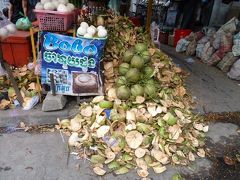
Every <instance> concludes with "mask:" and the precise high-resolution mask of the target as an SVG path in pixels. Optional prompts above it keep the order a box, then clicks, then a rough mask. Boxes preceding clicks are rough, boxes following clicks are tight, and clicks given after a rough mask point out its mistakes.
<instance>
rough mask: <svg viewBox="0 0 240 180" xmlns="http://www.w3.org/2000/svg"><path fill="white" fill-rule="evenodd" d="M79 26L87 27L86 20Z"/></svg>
mask: <svg viewBox="0 0 240 180" xmlns="http://www.w3.org/2000/svg"><path fill="white" fill-rule="evenodd" d="M80 26H81V27H84V28H85V29H87V28H88V27H89V25H88V23H86V22H81V25H80Z"/></svg>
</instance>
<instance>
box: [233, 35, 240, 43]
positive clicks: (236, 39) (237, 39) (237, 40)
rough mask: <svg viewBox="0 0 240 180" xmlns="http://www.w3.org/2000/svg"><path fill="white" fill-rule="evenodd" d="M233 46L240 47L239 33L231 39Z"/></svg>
mask: <svg viewBox="0 0 240 180" xmlns="http://www.w3.org/2000/svg"><path fill="white" fill-rule="evenodd" d="M233 44H234V45H237V46H240V33H237V34H236V35H235V36H234V37H233Z"/></svg>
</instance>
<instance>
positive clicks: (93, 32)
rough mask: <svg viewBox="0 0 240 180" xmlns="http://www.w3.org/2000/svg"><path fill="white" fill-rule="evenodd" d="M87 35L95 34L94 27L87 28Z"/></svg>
mask: <svg viewBox="0 0 240 180" xmlns="http://www.w3.org/2000/svg"><path fill="white" fill-rule="evenodd" d="M87 33H88V34H91V35H94V34H95V33H96V28H95V27H94V26H90V27H89V28H87Z"/></svg>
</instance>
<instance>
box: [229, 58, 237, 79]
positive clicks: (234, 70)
mask: <svg viewBox="0 0 240 180" xmlns="http://www.w3.org/2000/svg"><path fill="white" fill-rule="evenodd" d="M227 75H228V77H229V78H230V79H235V80H240V59H238V60H237V61H236V62H235V63H234V64H233V66H232V68H231V70H230V71H229V73H228V74H227Z"/></svg>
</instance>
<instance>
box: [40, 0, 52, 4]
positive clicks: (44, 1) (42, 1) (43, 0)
mask: <svg viewBox="0 0 240 180" xmlns="http://www.w3.org/2000/svg"><path fill="white" fill-rule="evenodd" d="M50 1H51V0H41V3H42V4H43V5H44V4H45V3H47V2H50Z"/></svg>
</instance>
